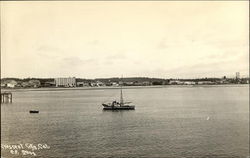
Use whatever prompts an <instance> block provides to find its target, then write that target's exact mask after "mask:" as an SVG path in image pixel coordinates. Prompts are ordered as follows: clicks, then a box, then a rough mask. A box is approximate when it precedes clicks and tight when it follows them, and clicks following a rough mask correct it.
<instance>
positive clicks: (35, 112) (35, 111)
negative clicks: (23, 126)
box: [30, 110, 39, 114]
mask: <svg viewBox="0 0 250 158" xmlns="http://www.w3.org/2000/svg"><path fill="white" fill-rule="evenodd" d="M30 113H31V114H37V113H39V111H38V110H30Z"/></svg>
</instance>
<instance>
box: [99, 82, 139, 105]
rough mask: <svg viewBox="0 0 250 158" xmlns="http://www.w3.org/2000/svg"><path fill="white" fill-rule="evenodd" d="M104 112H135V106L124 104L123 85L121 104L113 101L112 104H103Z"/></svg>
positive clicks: (128, 103) (129, 103)
mask: <svg viewBox="0 0 250 158" xmlns="http://www.w3.org/2000/svg"><path fill="white" fill-rule="evenodd" d="M102 106H103V110H135V106H134V105H131V102H124V101H123V96H122V84H121V94H120V102H117V101H112V102H111V103H103V104H102Z"/></svg>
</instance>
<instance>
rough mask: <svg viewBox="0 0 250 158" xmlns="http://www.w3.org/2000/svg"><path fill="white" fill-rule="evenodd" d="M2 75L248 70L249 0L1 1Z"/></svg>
mask: <svg viewBox="0 0 250 158" xmlns="http://www.w3.org/2000/svg"><path fill="white" fill-rule="evenodd" d="M0 3H1V78H4V77H18V78H26V77H41V78H46V77H51V78H53V77H79V78H106V77H121V76H122V75H123V77H157V78H201V77H222V76H228V77H234V76H235V73H236V72H240V74H241V76H242V77H244V76H249V2H248V1H176V2H175V1H157V2H152V1H137V2H136V1H116V2H115V1H106V2H105V1H102V2H101V1H94V2H90V1H74V2H70V1H52V2H49V1H44V2H41V1H36V2H35V1H33V2H32V1H26V2H25V1H21V2H14V1H12V2H8V1H4V2H3V1H1V2H0Z"/></svg>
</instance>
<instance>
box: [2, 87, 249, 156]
mask: <svg viewBox="0 0 250 158" xmlns="http://www.w3.org/2000/svg"><path fill="white" fill-rule="evenodd" d="M13 97H14V98H13V103H12V104H2V105H1V145H2V148H1V152H2V156H3V157H21V156H23V154H25V153H22V151H21V149H18V154H17V153H16V154H15V153H11V152H13V151H10V149H6V148H5V147H4V145H5V146H6V145H11V144H12V145H17V144H22V145H23V146H24V150H26V151H30V152H32V151H33V152H34V153H35V154H36V157H65V158H69V157H211V158H212V157H247V156H248V155H249V87H248V85H245V86H198V87H192V86H190V87H189V86H187V87H171V86H167V87H162V88H159V87H158V88H130V89H124V97H125V99H128V100H130V101H133V103H134V104H135V105H136V110H135V111H120V112H118V111H117V112H111V111H103V110H102V107H101V106H100V104H101V103H102V102H103V101H107V100H112V99H113V98H117V99H118V98H119V89H90V90H83V89H75V90H50V91H47V90H45V91H27V90H21V91H16V92H13ZM31 109H37V110H39V114H30V113H29V110H31ZM30 144H33V146H38V144H43V145H47V146H49V148H44V149H39V150H36V149H34V148H33V150H32V148H28V147H29V146H30ZM26 155H28V156H27V157H34V156H32V154H27V153H26Z"/></svg>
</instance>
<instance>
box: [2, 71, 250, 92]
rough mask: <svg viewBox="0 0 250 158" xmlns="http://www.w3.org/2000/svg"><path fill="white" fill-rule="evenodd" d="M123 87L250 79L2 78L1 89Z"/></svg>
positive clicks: (202, 83)
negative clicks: (121, 85)
mask: <svg viewBox="0 0 250 158" xmlns="http://www.w3.org/2000/svg"><path fill="white" fill-rule="evenodd" d="M121 82H122V84H123V86H155V85H218V84H249V77H244V78H241V77H240V73H239V72H236V75H235V77H231V78H227V77H226V76H223V77H221V78H197V79H172V78H170V79H160V78H148V77H131V78H122V79H121V78H97V79H82V78H76V77H68V78H25V79H19V78H2V79H1V88H42V87H47V88H49V87H51V88H53V87H103V86H113V87H117V86H119V85H120V84H121Z"/></svg>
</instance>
